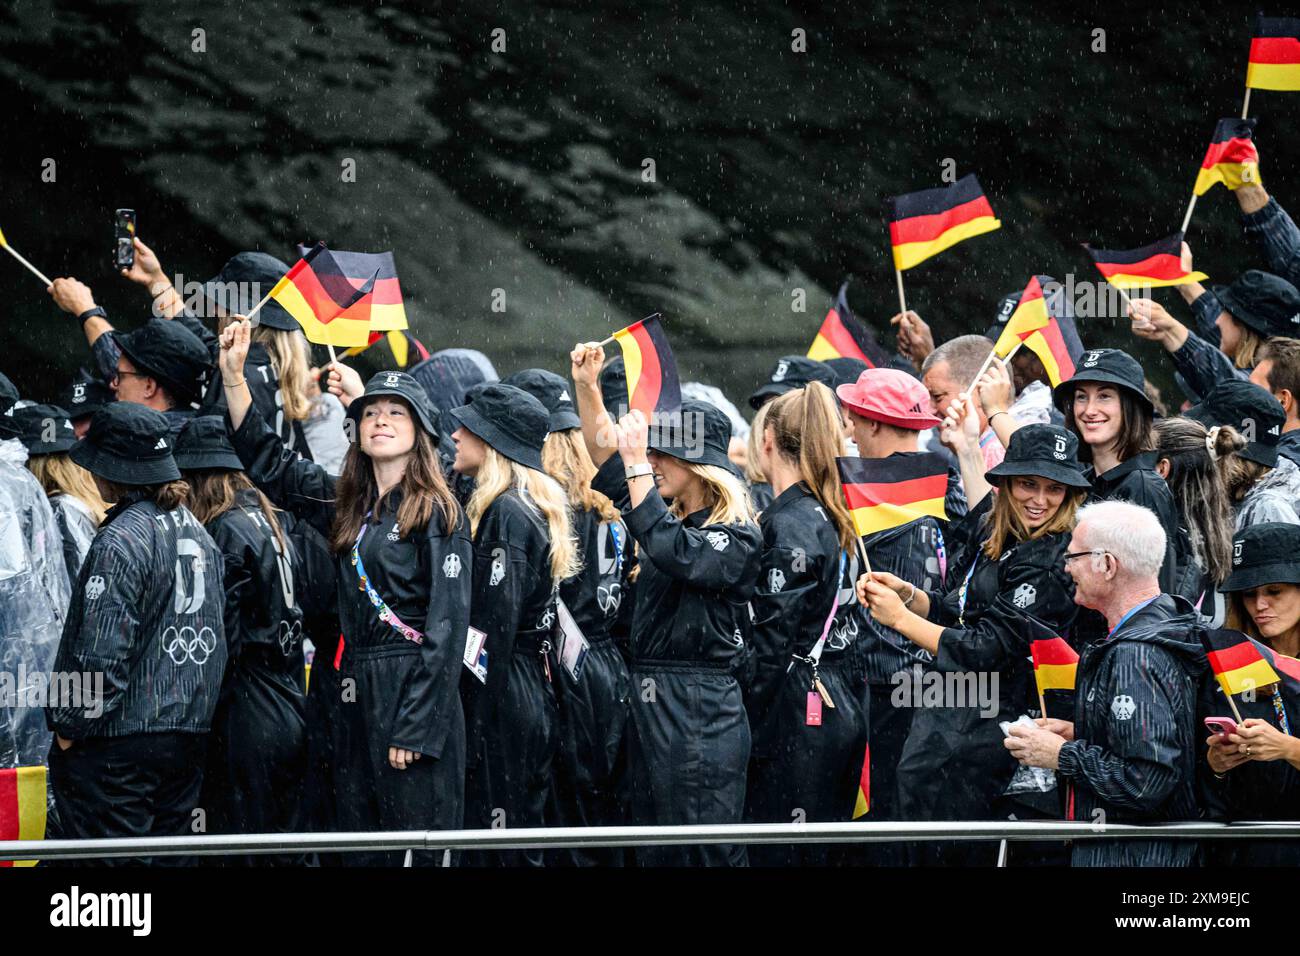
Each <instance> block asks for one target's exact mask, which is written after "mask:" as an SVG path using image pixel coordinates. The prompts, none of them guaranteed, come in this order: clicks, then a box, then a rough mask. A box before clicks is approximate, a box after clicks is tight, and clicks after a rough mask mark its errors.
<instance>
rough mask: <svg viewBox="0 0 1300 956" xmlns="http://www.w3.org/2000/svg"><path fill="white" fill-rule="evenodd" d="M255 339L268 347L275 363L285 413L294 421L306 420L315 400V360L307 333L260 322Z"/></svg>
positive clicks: (272, 361) (254, 333) (268, 351)
mask: <svg viewBox="0 0 1300 956" xmlns="http://www.w3.org/2000/svg"><path fill="white" fill-rule="evenodd" d="M253 341H254V342H257V343H259V344H261V345H262V346H263V347H265V349H266V351H267V354H268V355H269V356H270V357H271V367H272V368H274V369H275V375H276V378H277V379H279V382H280V397H281V400H282V401H283V403H284V417H285V418H286V419H289V420H290V421H298V422H301V421H306V419H307V417H308V415H309V414H310V413H311V400H310V399H309V398H308V397H307V385H308V382H309V380H310V378H311V362H310V358H309V355H308V352H307V339H306V337H305V336H304V335H303V334H302V332H301V331H300V330H299V329H272V328H270V327H268V326H265V325H259V326H257V327H256V328H254V329H253Z"/></svg>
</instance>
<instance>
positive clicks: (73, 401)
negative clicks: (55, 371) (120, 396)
mask: <svg viewBox="0 0 1300 956" xmlns="http://www.w3.org/2000/svg"><path fill="white" fill-rule="evenodd" d="M116 400H117V397H116V396H115V395H114V394H113V390H112V389H111V388H109V387H108V386H107V385H105V384H104V383H103V382H101V381H100V380H99V379H98V378H96V377H95V376H94V375H91V374H90V373H89V372H87V371H86V370H85V369H81V370H80V371H78V372H77V376H76V378H74V379H73V380H72V382H71V384H69V385H68V387H67V388H66V389H64V390H63V393H62V394H61V395H60V396H59V402H58V404H59V406H60V407H62V408H66V409H67V410H68V417H69V418H71V419H72V420H73V421H74V422H75V421H76V420H77V419H78V418H85V417H86V416H88V415H93V414H95V412H97V411H99V410H100V409H101V408H103V407H104V406H105V405H107V404H108V403H109V402H113V401H116Z"/></svg>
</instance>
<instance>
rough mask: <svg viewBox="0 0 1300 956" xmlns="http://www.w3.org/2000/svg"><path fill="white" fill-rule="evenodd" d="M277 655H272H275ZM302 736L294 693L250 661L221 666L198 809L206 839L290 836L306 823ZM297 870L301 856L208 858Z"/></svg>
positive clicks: (294, 689) (283, 679) (291, 685)
mask: <svg viewBox="0 0 1300 956" xmlns="http://www.w3.org/2000/svg"><path fill="white" fill-rule="evenodd" d="M277 650H278V649H277ZM306 770H307V731H306V724H305V719H304V716H303V699H302V696H301V691H300V690H299V688H298V687H297V686H296V685H295V684H294V683H293V682H292V681H291V680H289V679H286V677H285V675H283V674H277V673H275V672H273V671H269V670H268V669H265V668H263V667H260V666H258V665H257V663H255V662H253V661H251V660H250V661H240V662H237V663H235V664H234V665H232V666H230V667H228V669H227V672H226V678H225V681H224V687H223V688H222V695H221V699H220V700H219V701H218V702H217V708H216V711H215V713H214V714H213V715H212V733H211V734H210V735H209V737H208V758H207V768H206V770H205V771H204V774H203V790H202V798H201V804H202V806H203V807H204V809H205V810H206V811H207V814H208V832H209V833H297V832H300V831H302V830H303V829H305V824H306V820H307V814H306V802H305V800H304V790H303V783H304V777H305V775H306ZM214 860H219V861H220V862H222V863H226V864H242V865H245V866H259V865H261V866H272V865H283V866H298V865H302V864H303V862H304V858H303V856H302V854H291V855H248V856H243V857H223V858H214Z"/></svg>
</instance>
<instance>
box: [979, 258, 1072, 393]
mask: <svg viewBox="0 0 1300 956" xmlns="http://www.w3.org/2000/svg"><path fill="white" fill-rule="evenodd" d="M1018 342H1019V343H1023V344H1024V346H1025V348H1027V349H1029V350H1030V351H1031V352H1033V353H1034V354H1035V355H1037V356H1038V359H1039V361H1041V362H1042V363H1043V368H1044V369H1045V370H1046V371H1047V377H1048V378H1049V379H1051V382H1052V387H1053V388H1055V387H1056V386H1057V385H1060V384H1061V383H1062V382H1064V381H1065V380H1066V379H1067V378H1069V377H1070V376H1071V375H1073V374H1074V368H1075V363H1076V361H1077V360H1078V357H1079V356H1080V355H1082V354H1083V343H1082V342H1080V341H1079V335H1078V333H1077V332H1076V331H1075V330H1074V323H1073V322H1069V323H1068V324H1067V323H1065V322H1063V321H1061V320H1058V318H1057V317H1056V316H1054V315H1052V314H1051V313H1050V312H1049V310H1048V307H1047V300H1046V299H1045V298H1044V297H1043V286H1042V283H1041V282H1040V281H1039V279H1038V276H1034V277H1032V278H1031V279H1030V280H1029V285H1027V286H1025V291H1024V292H1022V293H1021V294H1020V303H1019V305H1017V306H1016V311H1014V312H1012V313H1011V318H1009V319H1007V325H1006V328H1004V329H1003V330H1002V334H1001V335H1000V336H998V340H997V342H996V344H995V345H994V346H993V348H994V351H996V352H997V354H998V356H999V357H1001V358H1006V357H1007V356H1008V355H1010V354H1011V353H1012V352H1013V351H1014V350H1015V348H1016V343H1018Z"/></svg>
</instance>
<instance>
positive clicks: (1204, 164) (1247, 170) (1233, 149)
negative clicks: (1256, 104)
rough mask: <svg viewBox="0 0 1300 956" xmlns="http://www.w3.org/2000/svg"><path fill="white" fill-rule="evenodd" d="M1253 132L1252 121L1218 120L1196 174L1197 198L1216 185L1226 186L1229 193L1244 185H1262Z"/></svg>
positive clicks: (1253, 123)
mask: <svg viewBox="0 0 1300 956" xmlns="http://www.w3.org/2000/svg"><path fill="white" fill-rule="evenodd" d="M1254 132H1255V121H1254V120H1253V119H1237V118H1236V117H1231V116H1230V117H1228V118H1227V119H1221V120H1219V124H1218V125H1217V126H1215V127H1214V139H1212V140H1211V141H1210V148H1209V149H1207V150H1206V151H1205V159H1203V160H1201V168H1200V171H1199V172H1198V173H1197V174H1196V185H1195V186H1193V187H1192V191H1193V192H1195V193H1196V195H1198V196H1203V195H1205V193H1207V192H1208V191H1209V190H1210V189H1212V188H1213V187H1214V184H1215V183H1223V185H1225V186H1227V187H1228V188H1229V189H1237V188H1239V187H1240V186H1241V185H1243V184H1245V183H1253V184H1256V185H1258V184H1259V151H1258V150H1256V149H1255V143H1254V141H1253V139H1252V136H1253V135H1254Z"/></svg>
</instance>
